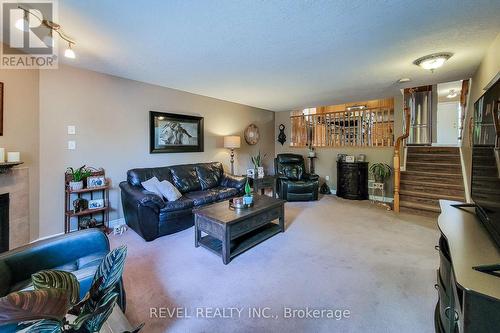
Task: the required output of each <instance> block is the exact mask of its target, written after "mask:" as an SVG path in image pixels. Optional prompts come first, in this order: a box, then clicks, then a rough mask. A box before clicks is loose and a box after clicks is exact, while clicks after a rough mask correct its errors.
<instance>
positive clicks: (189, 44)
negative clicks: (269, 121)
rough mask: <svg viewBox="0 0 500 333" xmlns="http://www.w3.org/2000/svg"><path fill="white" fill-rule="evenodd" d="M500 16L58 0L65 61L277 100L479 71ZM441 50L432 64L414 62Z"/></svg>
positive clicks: (388, 89) (478, 2) (398, 6)
mask: <svg viewBox="0 0 500 333" xmlns="http://www.w3.org/2000/svg"><path fill="white" fill-rule="evenodd" d="M499 17H500V1H498V0H491V1H487V0H475V1H474V0H471V1H455V0H454V1H434V0H420V1H402V0H392V1H366V0H340V1H321V0H309V1H305V0H303V1H299V0H295V1H292V0H290V1H281V0H266V1H256V0H246V1H232V0H226V1H222V0H213V1H188V0H169V1H152V0H149V1H123V0H120V1H118V0H106V1H102V0H100V1H98V0H86V1H81V0H64V1H59V22H60V23H61V25H62V26H63V28H64V30H65V31H66V32H67V33H68V34H69V35H70V36H72V37H74V38H75V39H76V40H77V43H78V44H77V45H76V47H75V51H76V52H77V56H78V58H77V59H76V60H74V61H69V60H64V61H65V62H66V63H70V64H73V65H75V66H78V67H82V68H87V69H91V70H95V71H99V72H104V73H108V74H113V75H117V76H121V77H125V78H130V79H135V80H139V81H144V82H148V83H153V84H157V85H161V86H166V87H170V88H175V89H180V90H185V91H189V92H193V93H197V94H201V95H206V96H211V97H215V98H219V99H224V100H228V101H233V102H238V103H242V104H247V105H251V106H256V107H261V108H264V109H269V110H275V111H283V110H292V109H298V108H302V107H308V106H317V105H326V104H334V103H342V102H348V101H356V100H363V99H368V98H379V97H385V96H390V95H393V94H395V93H397V91H398V90H399V89H400V88H403V87H409V86H416V85H420V84H432V83H438V82H447V81H452V80H458V79H463V78H467V77H470V76H471V74H472V73H473V72H474V71H475V69H476V68H477V66H478V64H479V62H480V60H481V58H482V57H483V55H484V53H485V50H486V49H487V47H488V46H489V45H490V44H491V42H492V41H493V40H494V38H495V36H496V35H497V34H498V33H499V31H500V19H499ZM439 51H447V52H452V53H454V56H453V57H452V58H451V59H450V60H449V61H448V62H447V63H446V64H445V66H444V67H443V68H441V69H439V70H437V71H436V72H435V73H431V72H429V71H425V70H423V69H420V68H419V67H417V66H415V65H413V64H412V62H413V60H415V59H416V58H419V57H421V56H423V55H426V54H429V53H434V52H439ZM401 77H411V78H412V82H410V83H406V84H404V85H401V84H397V83H395V82H396V81H397V80H398V79H399V78H401Z"/></svg>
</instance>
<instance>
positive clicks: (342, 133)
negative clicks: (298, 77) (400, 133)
mask: <svg viewBox="0 0 500 333" xmlns="http://www.w3.org/2000/svg"><path fill="white" fill-rule="evenodd" d="M361 105H362V106H364V108H363V109H356V108H354V109H350V108H352V107H356V106H361ZM304 111H306V112H304ZM304 111H302V112H298V111H297V112H292V116H291V117H290V121H291V133H292V134H291V144H290V145H291V146H292V147H305V146H308V145H312V146H313V147H342V146H357V147H391V146H393V145H394V99H393V98H386V99H380V100H372V101H362V102H356V103H346V104H340V105H329V106H321V107H316V108H311V109H306V110H304Z"/></svg>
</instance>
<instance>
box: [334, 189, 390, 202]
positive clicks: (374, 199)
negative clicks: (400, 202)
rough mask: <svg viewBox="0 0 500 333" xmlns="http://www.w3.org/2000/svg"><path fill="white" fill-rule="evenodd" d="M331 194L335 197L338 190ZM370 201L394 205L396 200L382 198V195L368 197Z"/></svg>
mask: <svg viewBox="0 0 500 333" xmlns="http://www.w3.org/2000/svg"><path fill="white" fill-rule="evenodd" d="M330 193H331V194H333V195H336V194H337V190H333V189H332V190H330ZM368 198H369V199H370V200H373V201H379V202H383V203H392V202H393V201H394V198H391V197H383V196H380V195H370V196H369V197H368Z"/></svg>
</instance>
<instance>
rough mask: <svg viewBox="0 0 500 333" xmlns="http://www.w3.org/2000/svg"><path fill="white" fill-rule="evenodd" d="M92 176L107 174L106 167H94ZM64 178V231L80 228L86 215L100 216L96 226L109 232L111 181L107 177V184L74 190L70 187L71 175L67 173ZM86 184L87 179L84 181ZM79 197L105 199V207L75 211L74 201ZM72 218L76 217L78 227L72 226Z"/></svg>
mask: <svg viewBox="0 0 500 333" xmlns="http://www.w3.org/2000/svg"><path fill="white" fill-rule="evenodd" d="M89 169H91V170H94V171H93V172H92V175H91V176H106V174H105V172H104V169H93V168H89ZM64 178H65V180H64V193H65V198H64V233H69V232H72V231H77V230H80V220H81V218H83V217H85V216H90V217H94V216H97V217H100V220H97V225H96V227H98V228H101V229H103V231H105V232H108V231H109V227H108V223H109V188H110V185H109V181H108V179H106V185H104V186H99V187H92V188H86V187H85V188H83V189H80V190H72V189H70V188H69V182H70V181H71V175H69V174H67V173H66V174H65V177H64ZM84 183H85V185H87V184H86V181H84ZM77 198H83V199H86V200H93V199H104V207H102V208H95V209H85V210H83V211H80V212H75V211H74V209H73V201H74V200H75V199H77ZM72 219H76V229H74V228H73V229H72V228H71V222H72Z"/></svg>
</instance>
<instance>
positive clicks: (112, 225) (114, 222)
mask: <svg viewBox="0 0 500 333" xmlns="http://www.w3.org/2000/svg"><path fill="white" fill-rule="evenodd" d="M124 224H126V223H125V218H123V217H120V218H119V219H115V220H111V221H109V222H108V226H109V227H110V228H111V229H115V228H117V227H119V226H121V225H124Z"/></svg>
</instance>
